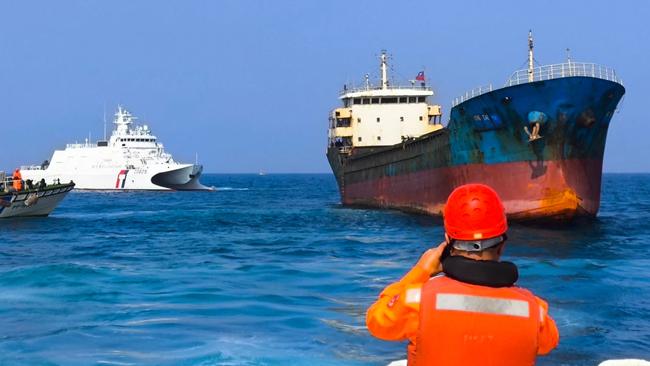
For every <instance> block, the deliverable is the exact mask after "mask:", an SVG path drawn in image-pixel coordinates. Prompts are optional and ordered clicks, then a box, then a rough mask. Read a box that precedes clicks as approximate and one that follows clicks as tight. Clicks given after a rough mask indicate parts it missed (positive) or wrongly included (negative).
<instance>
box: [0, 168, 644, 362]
mask: <svg viewBox="0 0 650 366" xmlns="http://www.w3.org/2000/svg"><path fill="white" fill-rule="evenodd" d="M203 181H204V183H206V184H208V185H213V186H216V187H218V188H219V190H217V191H216V192H207V193H206V192H162V193H160V192H157V193H88V192H72V193H71V194H70V195H69V196H68V197H67V198H66V199H65V200H64V201H63V202H62V204H61V205H60V207H59V208H58V209H57V210H56V211H55V212H54V213H53V214H52V215H51V216H50V217H48V218H34V219H20V220H4V221H0V233H1V234H2V240H1V241H0V364H1V365H385V364H387V363H388V362H389V361H391V360H395V359H400V358H404V356H405V344H404V343H400V342H384V341H380V340H377V339H374V338H372V337H371V336H370V335H369V334H368V333H367V331H366V329H365V326H364V313H365V310H366V308H367V307H368V305H370V304H371V303H372V302H373V301H374V299H375V298H376V296H377V294H378V293H379V292H380V291H381V289H382V288H383V287H384V286H385V285H387V284H388V283H390V282H391V281H394V280H396V279H398V278H399V277H400V276H401V275H402V274H403V273H404V272H405V271H406V270H407V269H408V268H409V267H410V266H411V265H412V264H413V263H414V262H415V261H416V260H417V259H418V257H419V255H420V254H421V253H422V252H423V251H424V250H425V249H427V248H428V247H430V246H432V245H435V244H437V243H438V242H440V241H441V239H442V233H443V231H442V229H441V223H440V222H439V221H438V220H436V219H432V218H429V217H425V216H417V215H408V214H404V213H400V212H396V211H388V210H366V209H350V208H344V207H342V206H340V204H339V197H338V192H337V189H336V183H335V181H334V178H333V177H332V176H331V175H325V174H324V175H267V176H257V175H207V176H205V177H204V179H203ZM602 198H603V202H602V207H601V213H600V215H599V217H598V219H597V220H595V221H592V222H587V223H579V224H575V225H570V226H566V227H560V228H553V229H549V228H544V227H539V226H518V225H514V226H513V227H512V229H511V231H510V238H511V240H510V241H509V244H508V247H507V251H506V252H507V253H506V257H507V259H508V260H512V261H514V262H516V263H517V264H518V265H519V267H520V273H521V278H520V282H519V283H520V285H522V286H525V287H528V288H530V289H531V290H533V291H534V292H535V293H536V294H538V295H539V296H541V297H543V298H545V299H546V300H548V302H549V303H550V307H551V315H552V316H553V317H554V318H555V320H556V321H557V324H558V326H559V328H560V333H561V341H560V345H559V347H558V348H557V349H556V350H555V351H554V352H553V353H552V354H551V355H549V356H547V357H543V358H540V359H539V362H538V364H540V365H596V364H597V363H598V362H600V361H602V360H604V359H606V358H615V357H638V358H646V359H650V281H649V279H650V250H649V249H648V246H649V245H650V175H605V177H604V185H603V195H602Z"/></svg>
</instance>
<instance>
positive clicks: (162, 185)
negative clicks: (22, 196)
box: [21, 164, 208, 191]
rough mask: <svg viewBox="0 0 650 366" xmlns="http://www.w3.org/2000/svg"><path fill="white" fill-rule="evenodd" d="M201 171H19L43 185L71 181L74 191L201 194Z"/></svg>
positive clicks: (165, 168)
mask: <svg viewBox="0 0 650 366" xmlns="http://www.w3.org/2000/svg"><path fill="white" fill-rule="evenodd" d="M202 170H203V167H202V166H201V165H194V164H178V166H171V165H161V166H148V167H144V168H143V167H137V168H136V167H133V168H126V167H110V168H109V167H105V168H94V169H89V170H87V171H79V170H77V171H72V172H71V171H70V170H57V169H53V168H49V169H46V170H38V169H32V170H30V169H23V170H21V172H22V175H23V177H24V179H31V180H33V181H35V182H36V181H39V180H40V179H41V178H43V179H45V181H46V182H52V181H54V180H56V179H59V180H61V181H64V182H67V181H74V182H75V184H76V185H77V187H81V188H77V189H78V190H100V191H110V190H205V189H208V188H207V187H205V186H204V185H202V184H201V183H200V182H199V177H200V176H201V172H202Z"/></svg>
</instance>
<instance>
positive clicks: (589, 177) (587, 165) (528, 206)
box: [342, 159, 602, 220]
mask: <svg viewBox="0 0 650 366" xmlns="http://www.w3.org/2000/svg"><path fill="white" fill-rule="evenodd" d="M601 173H602V160H600V159H598V160H596V159H584V160H556V161H545V162H543V165H542V163H541V162H539V163H538V162H530V161H523V162H514V163H502V164H491V165H486V164H469V165H460V166H456V167H445V168H437V169H431V170H424V171H419V172H414V173H410V174H405V175H399V176H385V177H382V178H380V179H376V180H370V181H365V182H359V183H353V184H345V189H344V190H342V191H343V192H342V193H343V203H344V204H350V205H367V206H378V207H386V208H397V209H402V210H408V211H418V212H424V213H427V214H433V215H441V214H442V209H443V206H444V203H445V201H446V200H447V196H448V195H449V194H450V193H451V191H452V190H453V189H454V188H455V187H458V186H460V185H462V184H465V183H485V184H487V185H489V186H491V187H493V188H494V189H495V190H496V191H497V192H498V193H499V195H500V196H501V199H502V200H503V201H504V205H505V208H506V213H507V214H508V217H510V218H513V219H521V220H527V219H539V218H549V217H550V218H558V219H563V220H565V219H570V218H573V217H574V216H576V215H579V216H595V215H596V214H597V213H598V208H599V207H600V183H601V182H600V180H601Z"/></svg>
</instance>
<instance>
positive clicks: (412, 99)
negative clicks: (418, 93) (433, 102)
mask: <svg viewBox="0 0 650 366" xmlns="http://www.w3.org/2000/svg"><path fill="white" fill-rule="evenodd" d="M416 100H417V98H416V97H409V103H415V101H416Z"/></svg>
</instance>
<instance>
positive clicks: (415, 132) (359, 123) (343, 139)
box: [329, 51, 442, 152]
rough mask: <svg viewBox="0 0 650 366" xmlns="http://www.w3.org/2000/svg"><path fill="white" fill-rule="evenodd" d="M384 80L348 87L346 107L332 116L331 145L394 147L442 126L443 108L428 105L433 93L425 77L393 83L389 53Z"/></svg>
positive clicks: (383, 58)
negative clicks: (407, 81) (377, 83)
mask: <svg viewBox="0 0 650 366" xmlns="http://www.w3.org/2000/svg"><path fill="white" fill-rule="evenodd" d="M380 61H381V63H380V70H381V79H380V83H379V85H378V86H375V85H371V84H370V80H369V77H368V75H366V77H365V85H364V86H362V87H359V88H347V87H345V88H344V89H343V91H342V92H341V95H340V96H339V99H341V101H342V102H343V107H341V108H336V109H334V110H333V111H332V113H331V116H330V129H329V143H330V146H331V147H337V148H341V150H342V151H343V152H349V151H350V150H351V149H352V148H353V147H373V146H390V145H395V144H397V143H401V142H403V141H405V140H409V139H413V138H416V137H419V136H422V135H424V134H426V133H429V132H433V131H435V130H438V129H441V128H442V124H441V122H442V121H441V118H442V113H441V107H440V106H439V105H430V104H428V100H429V98H430V97H431V96H432V95H433V91H432V90H431V88H430V87H427V86H426V85H425V83H424V80H422V83H421V84H420V85H419V86H416V85H415V84H416V80H413V82H412V84H411V85H391V84H390V82H389V79H388V62H387V61H388V56H387V54H386V52H385V51H383V52H382V54H381V57H380Z"/></svg>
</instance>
